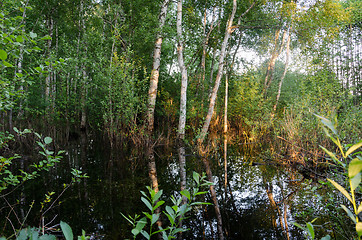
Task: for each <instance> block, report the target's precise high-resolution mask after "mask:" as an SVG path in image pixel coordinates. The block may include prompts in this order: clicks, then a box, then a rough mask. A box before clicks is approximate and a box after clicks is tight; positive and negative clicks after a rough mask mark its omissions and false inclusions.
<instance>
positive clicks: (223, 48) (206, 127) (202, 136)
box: [198, 0, 236, 145]
mask: <svg viewBox="0 0 362 240" xmlns="http://www.w3.org/2000/svg"><path fill="white" fill-rule="evenodd" d="M235 12H236V0H233V10H232V13H231V15H230V18H229V20H228V22H227V25H226V30H225V37H224V41H223V43H222V45H221V51H220V58H219V69H218V73H217V75H216V80H215V85H214V88H213V90H212V93H211V97H210V102H209V110H208V112H207V115H206V119H205V123H204V125H203V127H202V129H201V133H200V136H199V139H198V143H199V144H200V145H201V144H202V143H203V141H204V140H205V137H206V134H207V131H208V130H209V126H210V122H211V118H212V115H213V112H214V107H215V102H216V96H217V91H218V89H219V86H220V81H221V78H222V74H223V69H224V58H225V52H226V46H227V44H228V41H229V38H230V36H231V33H232V32H233V29H232V24H233V20H234V16H235Z"/></svg>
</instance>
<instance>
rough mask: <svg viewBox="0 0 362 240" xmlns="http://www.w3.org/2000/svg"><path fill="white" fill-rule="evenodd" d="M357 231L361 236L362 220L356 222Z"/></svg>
mask: <svg viewBox="0 0 362 240" xmlns="http://www.w3.org/2000/svg"><path fill="white" fill-rule="evenodd" d="M356 232H357V234H358V236H359V237H361V236H362V222H358V223H357V224H356Z"/></svg>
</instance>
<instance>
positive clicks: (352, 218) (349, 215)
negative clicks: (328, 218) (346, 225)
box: [341, 204, 356, 223]
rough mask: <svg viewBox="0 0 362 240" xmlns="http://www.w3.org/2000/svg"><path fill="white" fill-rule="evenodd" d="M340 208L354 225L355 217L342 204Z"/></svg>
mask: <svg viewBox="0 0 362 240" xmlns="http://www.w3.org/2000/svg"><path fill="white" fill-rule="evenodd" d="M341 207H342V208H343V210H344V211H345V212H346V213H347V215H348V217H349V218H350V219H351V220H352V221H353V222H354V223H356V217H355V216H354V215H353V213H352V212H351V211H350V210H349V209H348V208H347V207H346V206H344V205H343V204H342V205H341Z"/></svg>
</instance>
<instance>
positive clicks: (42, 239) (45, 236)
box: [39, 234, 57, 240]
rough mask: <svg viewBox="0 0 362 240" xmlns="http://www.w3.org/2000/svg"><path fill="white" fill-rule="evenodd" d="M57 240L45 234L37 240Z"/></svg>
mask: <svg viewBox="0 0 362 240" xmlns="http://www.w3.org/2000/svg"><path fill="white" fill-rule="evenodd" d="M56 239H57V238H56V237H55V236H54V235H48V234H45V235H43V236H40V238H39V240H56Z"/></svg>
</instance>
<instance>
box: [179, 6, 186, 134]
mask: <svg viewBox="0 0 362 240" xmlns="http://www.w3.org/2000/svg"><path fill="white" fill-rule="evenodd" d="M177 38H178V44H177V59H178V64H179V68H180V72H181V97H180V118H179V125H178V133H177V135H178V138H179V139H180V140H184V139H185V126H186V101H187V77H188V76H187V69H186V67H185V63H184V57H183V37H182V0H179V1H178V3H177Z"/></svg>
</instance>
